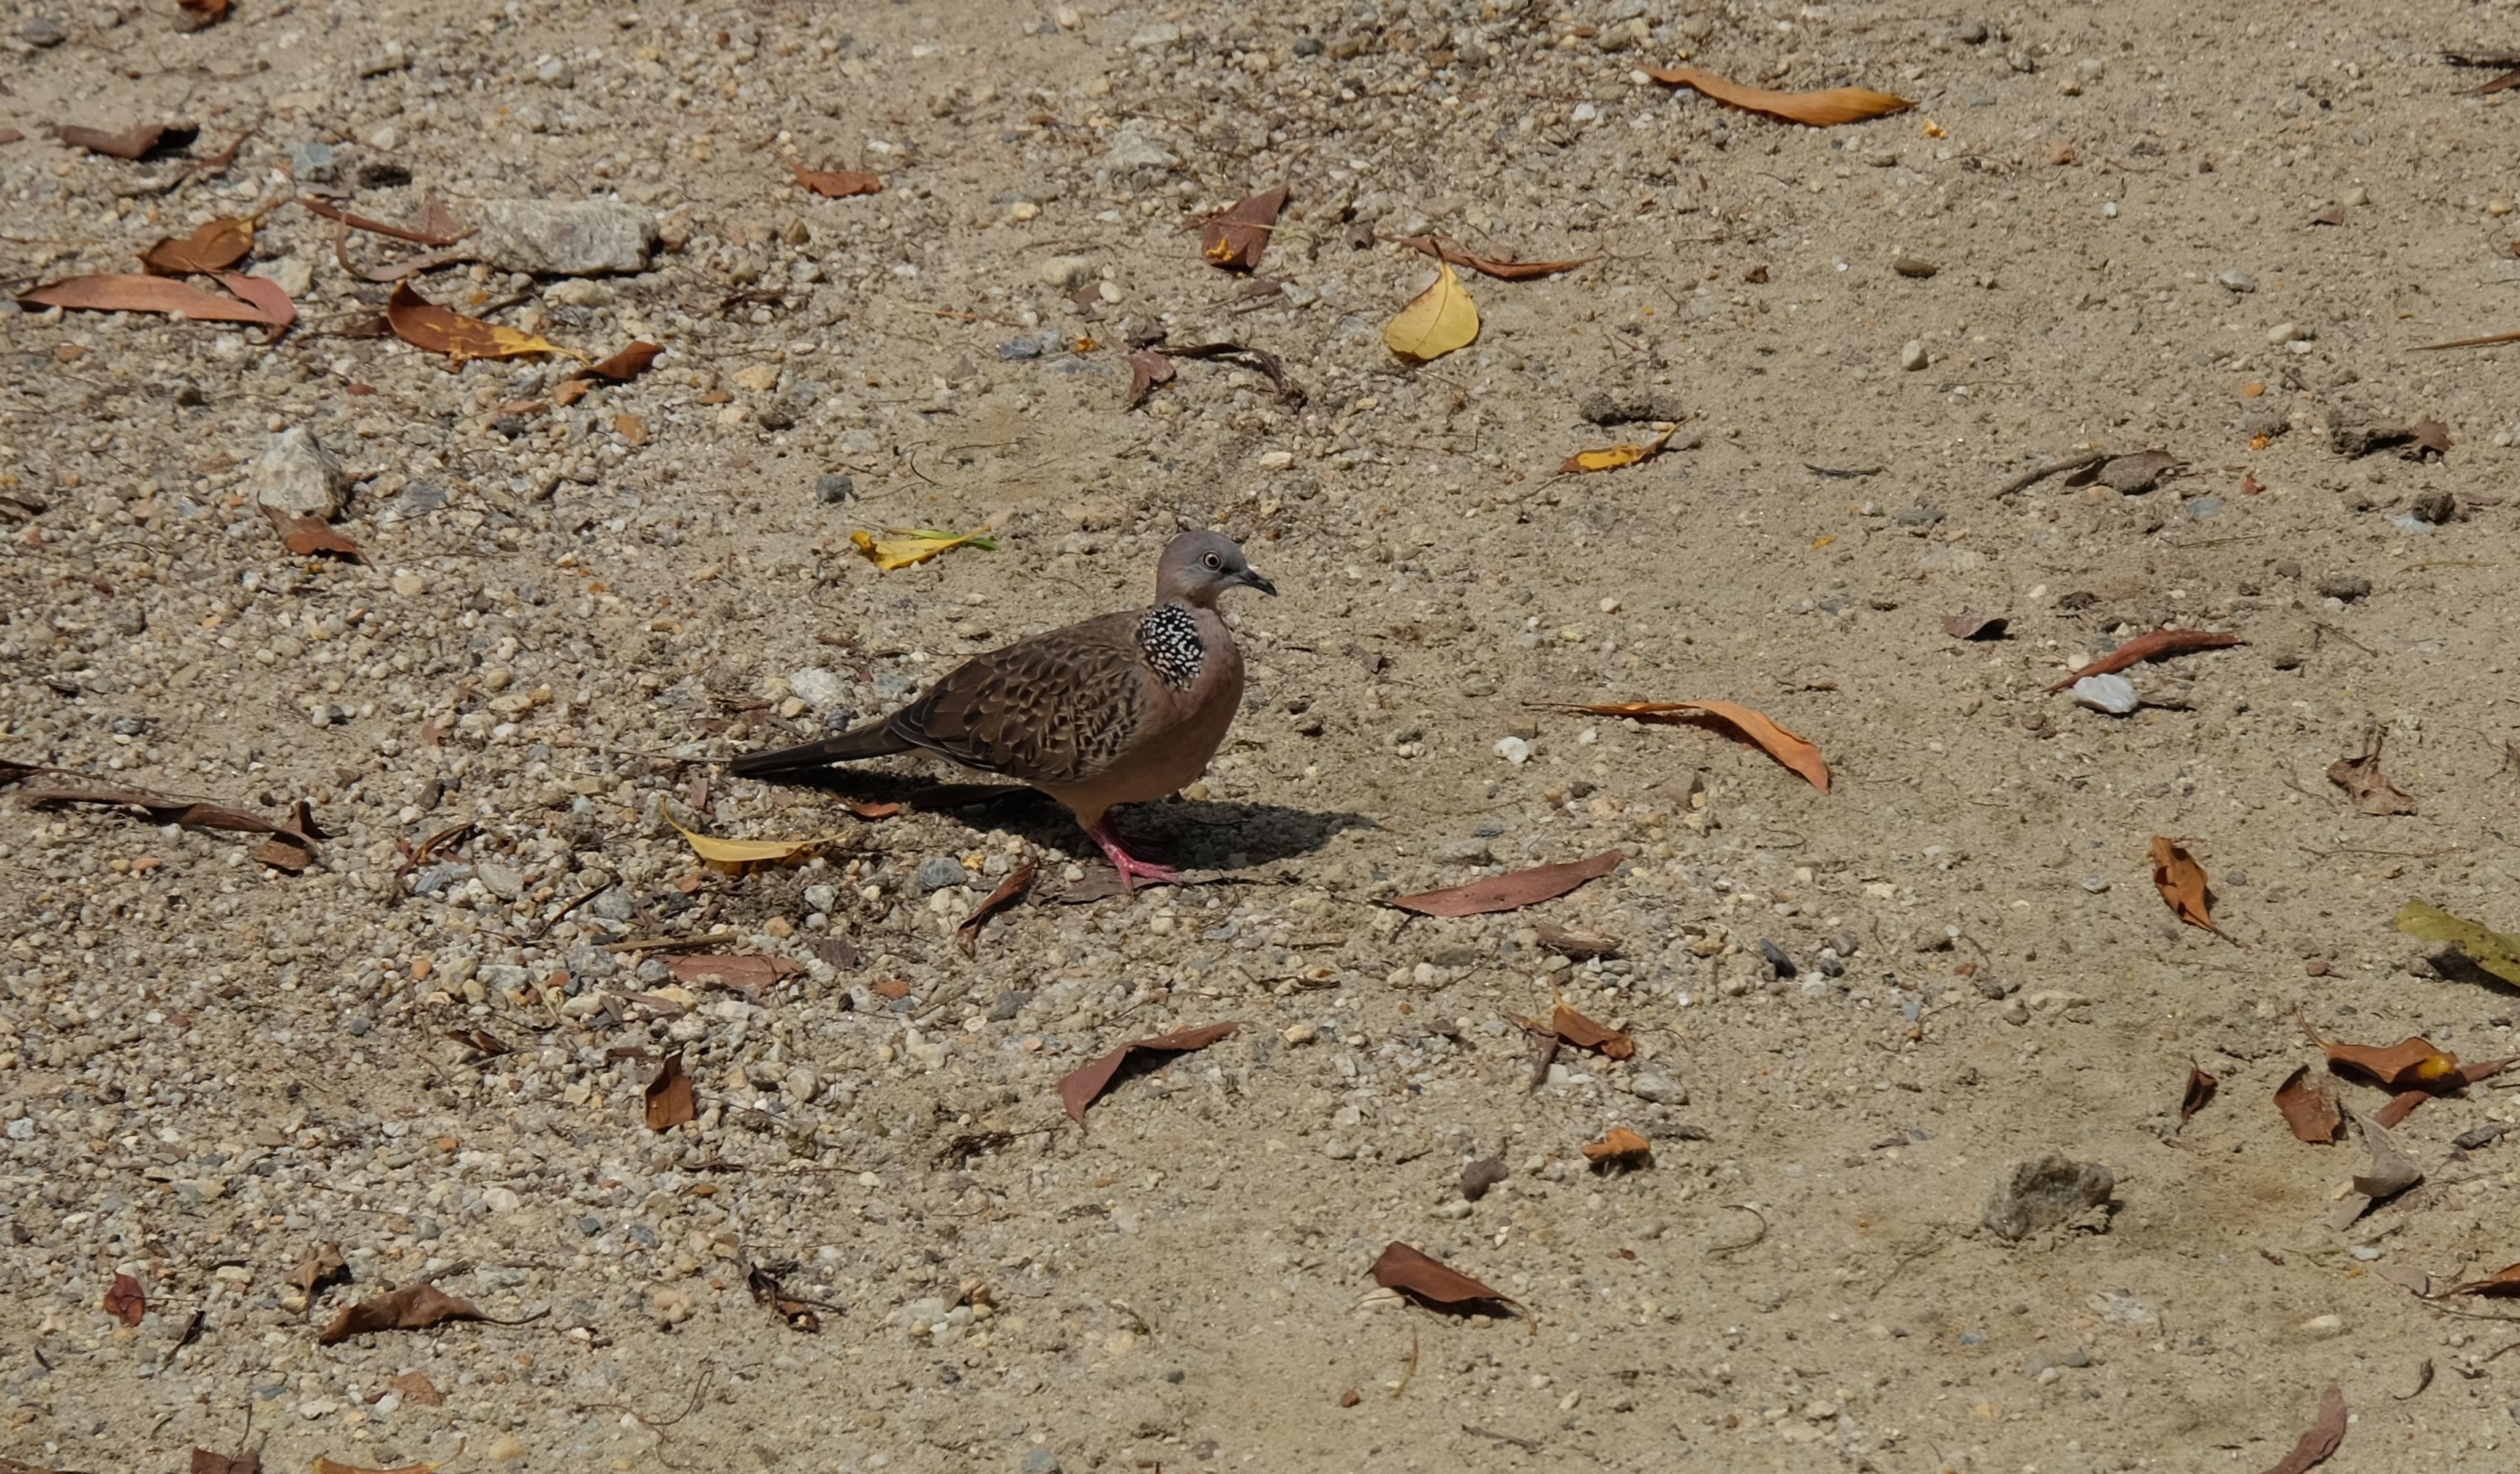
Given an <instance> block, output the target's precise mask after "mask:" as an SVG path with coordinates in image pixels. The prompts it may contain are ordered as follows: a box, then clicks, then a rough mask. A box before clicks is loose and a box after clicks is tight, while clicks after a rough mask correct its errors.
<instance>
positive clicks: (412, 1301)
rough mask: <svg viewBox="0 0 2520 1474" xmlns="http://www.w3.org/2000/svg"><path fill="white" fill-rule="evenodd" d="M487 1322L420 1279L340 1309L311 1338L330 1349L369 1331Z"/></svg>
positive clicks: (465, 1304) (469, 1304)
mask: <svg viewBox="0 0 2520 1474" xmlns="http://www.w3.org/2000/svg"><path fill="white" fill-rule="evenodd" d="M487 1319H489V1317H487V1316H485V1315H483V1314H481V1309H480V1307H478V1306H476V1305H474V1304H473V1303H472V1301H470V1300H458V1299H456V1298H455V1297H454V1296H452V1295H450V1294H448V1293H446V1292H445V1291H444V1290H441V1289H439V1288H438V1287H437V1286H435V1285H433V1284H430V1283H429V1282H428V1281H427V1280H426V1279H423V1280H420V1281H418V1282H417V1283H414V1284H407V1285H404V1286H403V1287H402V1288H401V1289H398V1290H390V1291H387V1292H386V1293H384V1294H382V1295H379V1296H377V1297H376V1298H375V1299H373V1300H362V1301H360V1302H359V1303H358V1304H356V1305H350V1306H344V1307H342V1309H341V1314H339V1315H338V1316H336V1317H334V1318H333V1323H332V1324H330V1325H328V1326H326V1327H324V1330H323V1332H322V1334H320V1335H318V1336H317V1337H316V1338H315V1344H316V1345H318V1346H332V1345H334V1344H336V1343H337V1342H341V1341H346V1340H348V1339H350V1338H351V1337H352V1336H360V1335H365V1334H367V1333H368V1332H370V1331H380V1330H427V1329H428V1328H429V1327H430V1326H432V1325H441V1324H444V1323H445V1322H446V1321H449V1320H487Z"/></svg>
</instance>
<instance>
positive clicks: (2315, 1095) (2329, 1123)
mask: <svg viewBox="0 0 2520 1474" xmlns="http://www.w3.org/2000/svg"><path fill="white" fill-rule="evenodd" d="M2275 1109H2277V1110H2279V1111H2281V1112H2283V1118H2284V1124H2285V1125H2286V1126H2289V1127H2291V1128H2292V1134H2293V1137H2294V1139H2297V1140H2303V1141H2308V1142H2310V1143H2311V1144H2312V1145H2314V1146H2331V1145H2334V1144H2335V1143H2336V1141H2337V1139H2339V1138H2341V1137H2343V1136H2344V1135H2345V1110H2344V1107H2342V1106H2340V1105H2338V1104H2337V1103H2336V1095H2335V1093H2333V1092H2332V1091H2330V1090H2328V1088H2327V1085H2326V1082H2324V1081H2317V1080H2313V1079H2311V1078H2310V1066H2309V1065H2303V1066H2302V1067H2301V1068H2300V1069H2297V1070H2295V1071H2293V1072H2292V1073H2291V1074H2289V1075H2286V1076H2285V1077H2284V1083H2283V1084H2281V1085H2279V1086H2276V1087H2275Z"/></svg>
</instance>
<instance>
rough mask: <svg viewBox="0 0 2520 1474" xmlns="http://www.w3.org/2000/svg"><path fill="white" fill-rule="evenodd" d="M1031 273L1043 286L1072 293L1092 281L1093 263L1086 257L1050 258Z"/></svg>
mask: <svg viewBox="0 0 2520 1474" xmlns="http://www.w3.org/2000/svg"><path fill="white" fill-rule="evenodd" d="M1033 271H1034V274H1035V275H1036V276H1039V277H1040V278H1041V280H1042V284H1043V285H1044V286H1048V287H1056V288H1057V289H1058V290H1061V291H1073V290H1076V289H1077V288H1079V287H1082V286H1084V285H1085V284H1086V283H1087V282H1090V281H1092V280H1093V279H1094V262H1093V259H1092V258H1091V257H1088V256H1051V257H1049V258H1048V259H1046V260H1044V261H1043V262H1042V263H1041V264H1040V265H1039V266H1037V267H1035V268H1033Z"/></svg>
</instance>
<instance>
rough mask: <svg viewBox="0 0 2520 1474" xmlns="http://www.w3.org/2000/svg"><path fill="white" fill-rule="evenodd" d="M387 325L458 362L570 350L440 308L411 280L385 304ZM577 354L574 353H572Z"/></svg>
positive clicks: (416, 344) (412, 341)
mask: <svg viewBox="0 0 2520 1474" xmlns="http://www.w3.org/2000/svg"><path fill="white" fill-rule="evenodd" d="M385 324H386V326H388V327H390V328H392V329H393V335H394V336H396V337H398V338H401V339H402V340H403V341H404V342H407V343H409V344H411V345H412V346H413V347H415V348H421V349H425V350H427V351H428V352H430V353H443V354H445V355H446V356H447V357H448V358H449V359H451V360H453V361H454V362H456V363H459V364H461V363H465V362H468V361H470V360H472V359H475V358H522V357H524V356H526V355H527V354H533V353H562V354H566V353H568V350H567V349H565V348H562V347H561V346H560V345H559V344H557V343H552V342H547V341H545V340H544V339H542V338H539V337H536V336H534V335H532V334H530V333H521V332H518V331H517V329H514V328H504V327H501V326H500V325H498V324H497V323H485V322H483V321H481V320H480V319H479V318H476V317H466V316H464V315H463V314H462V313H460V312H456V311H454V310H453V309H451V308H447V307H440V306H438V305H437V304H436V303H434V302H431V301H429V300H428V299H427V298H426V297H423V296H422V295H421V294H420V293H419V292H417V291H414V290H411V284H410V283H408V282H405V283H402V284H401V285H399V286H397V287H395V288H394V293H393V296H392V297H391V299H389V300H388V301H386V303H385ZM570 356H572V357H574V356H575V355H570Z"/></svg>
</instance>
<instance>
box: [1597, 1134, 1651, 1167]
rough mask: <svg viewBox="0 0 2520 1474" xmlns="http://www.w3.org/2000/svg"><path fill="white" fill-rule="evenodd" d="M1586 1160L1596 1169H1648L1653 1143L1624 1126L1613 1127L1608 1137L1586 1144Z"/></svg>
mask: <svg viewBox="0 0 2520 1474" xmlns="http://www.w3.org/2000/svg"><path fill="white" fill-rule="evenodd" d="M1584 1159H1585V1160H1586V1161H1588V1162H1591V1163H1592V1164H1593V1165H1594V1166H1596V1167H1648V1166H1651V1165H1652V1164H1653V1143H1652V1142H1651V1141H1648V1140H1646V1139H1644V1138H1643V1137H1641V1136H1639V1135H1637V1134H1636V1133H1635V1132H1633V1131H1630V1130H1628V1129H1627V1128H1626V1127H1624V1126H1613V1127H1611V1128H1610V1133H1609V1135H1608V1136H1605V1137H1603V1138H1602V1139H1599V1140H1598V1141H1587V1142H1585V1143H1584Z"/></svg>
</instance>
